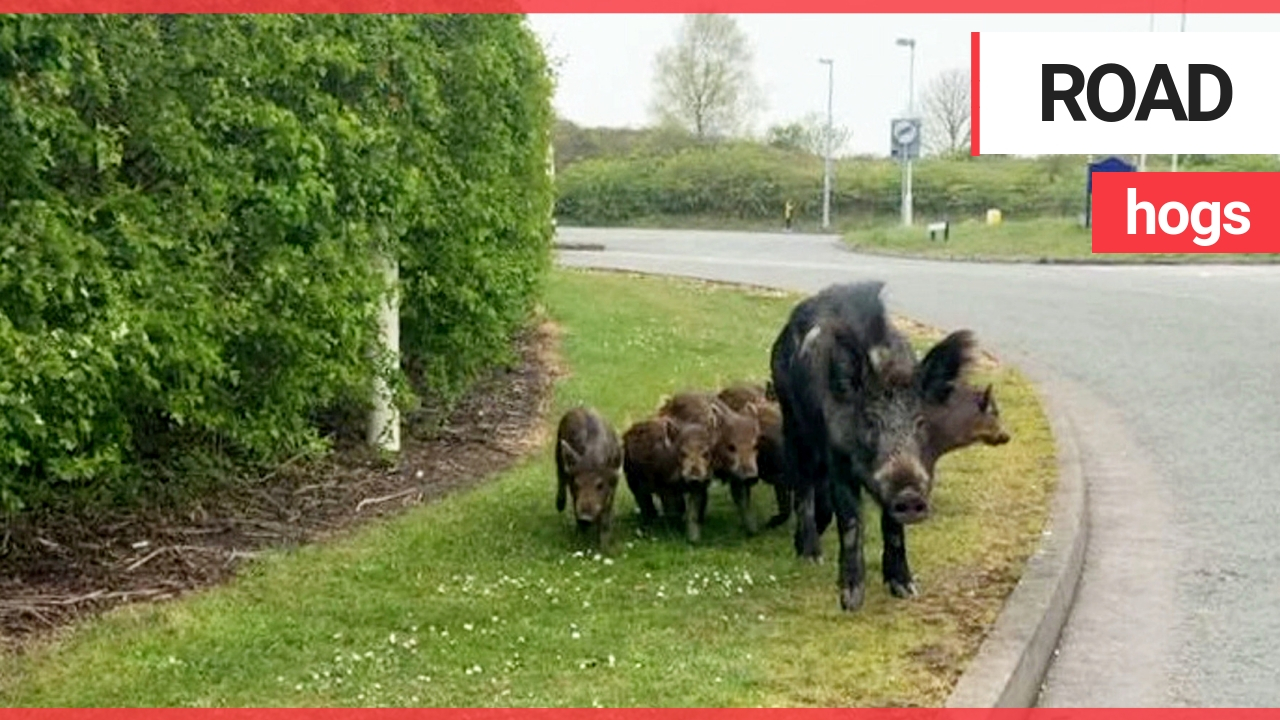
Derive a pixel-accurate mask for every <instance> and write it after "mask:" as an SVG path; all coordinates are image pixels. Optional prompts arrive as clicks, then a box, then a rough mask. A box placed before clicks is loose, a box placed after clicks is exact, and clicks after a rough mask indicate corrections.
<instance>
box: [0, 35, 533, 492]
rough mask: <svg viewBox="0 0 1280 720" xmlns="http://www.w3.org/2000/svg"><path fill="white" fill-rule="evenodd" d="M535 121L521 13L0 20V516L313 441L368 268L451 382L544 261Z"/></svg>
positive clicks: (348, 389)
mask: <svg viewBox="0 0 1280 720" xmlns="http://www.w3.org/2000/svg"><path fill="white" fill-rule="evenodd" d="M550 123H551V113H550V85H549V80H548V75H547V69H546V65H545V60H544V58H543V56H542V53H541V49H540V48H539V46H538V45H537V43H536V41H535V40H534V39H533V36H532V34H531V32H530V31H529V30H528V28H527V27H526V26H525V24H524V21H523V19H522V18H520V17H519V16H358V15H357V16H323V15H315V16H309V15H291V16H216V15H214V16H200V15H190V16H187V15H184V16H130V15H100V16H69V15H68V16H60V15H49V16H31V15H25V16H22V15H9V16H4V17H3V18H0V163H3V166H4V168H5V173H4V174H3V175H0V261H2V264H0V506H3V507H4V508H7V509H9V510H13V509H15V508H17V507H18V506H19V504H20V503H22V502H23V501H26V502H27V503H28V504H31V503H35V504H40V503H43V502H45V501H47V500H49V499H50V498H53V497H62V496H65V495H67V494H72V495H89V496H92V497H99V496H107V497H111V496H117V495H119V494H120V493H121V492H122V489H127V488H136V487H139V486H138V485H137V483H138V482H139V481H140V480H139V478H140V477H141V474H140V468H141V467H142V466H143V465H144V464H146V463H148V462H152V461H160V462H164V461H165V460H166V458H171V457H172V456H173V455H175V454H180V453H183V452H186V451H188V450H191V449H192V448H191V447H190V443H192V442H202V443H205V444H213V445H216V446H217V447H220V448H224V449H226V450H228V451H229V452H230V453H231V454H233V455H234V456H235V457H236V458H238V459H241V460H246V461H253V462H260V461H271V460H274V459H278V458H280V457H282V456H284V455H286V454H292V453H294V452H297V451H298V450H300V449H305V448H308V447H314V446H316V445H317V444H318V440H319V439H318V431H317V427H316V425H315V423H314V422H313V420H312V418H313V417H314V416H315V413H316V412H317V411H318V410H320V409H323V408H326V407H329V406H331V405H333V404H335V403H342V402H350V401H351V400H352V399H353V398H361V397H365V396H367V393H368V388H369V384H370V382H371V380H372V379H373V377H374V375H375V373H377V372H378V365H377V364H376V363H375V362H374V359H373V354H372V350H373V349H374V348H375V347H376V345H375V342H376V325H375V304H376V302H377V300H378V298H379V297H380V296H381V294H382V293H383V292H384V290H385V288H384V284H383V283H382V281H381V279H380V276H378V275H377V274H376V272H375V271H374V265H373V263H372V262H371V259H372V257H373V255H374V253H375V252H386V253H390V254H393V255H395V256H396V257H398V259H399V260H400V262H401V264H402V271H401V276H402V278H403V280H404V283H403V287H402V303H403V313H402V318H403V320H402V322H403V324H404V345H403V352H404V356H405V357H406V358H407V359H408V360H409V361H411V362H416V363H418V364H420V365H422V366H424V367H427V368H429V369H430V372H429V373H428V378H429V380H430V381H431V383H432V385H431V386H430V387H429V390H431V391H433V392H440V393H445V394H447V393H451V392H454V391H456V390H457V388H458V387H460V386H461V385H462V384H463V383H465V381H466V380H467V379H468V378H469V377H471V376H472V375H473V374H474V373H475V372H476V371H477V370H478V369H479V368H481V367H483V366H484V365H485V364H487V363H490V362H493V361H494V359H495V357H498V356H499V354H500V351H501V350H502V349H503V347H504V342H505V340H506V339H507V338H509V336H510V334H511V332H512V331H513V330H514V329H515V328H516V327H517V326H518V325H519V324H520V323H521V322H522V321H523V320H524V319H525V318H526V317H527V313H528V310H529V308H530V306H531V303H532V302H533V298H534V297H535V294H536V292H537V290H538V286H539V282H540V280H541V278H542V276H543V275H544V271H545V269H546V267H547V265H548V263H549V234H550V228H549V225H548V223H547V219H548V215H549V208H550V204H551V202H552V200H551V197H552V196H551V192H552V191H551V187H550V182H549V180H548V178H547V177H546V174H545V168H544V166H543V163H544V162H545V158H546V145H547V142H548V137H549V132H550ZM141 479H142V480H143V481H145V477H142V478H141ZM126 481H128V482H126Z"/></svg>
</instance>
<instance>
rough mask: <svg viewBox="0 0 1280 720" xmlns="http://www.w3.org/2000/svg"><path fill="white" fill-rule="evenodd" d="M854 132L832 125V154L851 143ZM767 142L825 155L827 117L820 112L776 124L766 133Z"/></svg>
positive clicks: (778, 146)
mask: <svg viewBox="0 0 1280 720" xmlns="http://www.w3.org/2000/svg"><path fill="white" fill-rule="evenodd" d="M851 136H852V133H851V132H849V128H846V127H844V126H841V125H832V126H831V155H832V156H833V157H834V156H837V155H839V154H840V152H841V151H842V150H844V147H845V145H847V144H848V143H849V138H850V137H851ZM765 142H766V143H767V144H769V145H772V146H773V147H776V148H782V149H784V150H795V151H797V152H806V153H810V154H812V155H817V156H819V157H823V156H824V155H826V152H827V119H826V118H825V117H823V116H822V115H820V114H818V113H810V114H808V115H805V116H804V117H803V118H801V119H799V120H796V121H794V122H790V123H787V124H785V125H774V126H773V127H771V128H769V130H768V131H767V132H766V133H765Z"/></svg>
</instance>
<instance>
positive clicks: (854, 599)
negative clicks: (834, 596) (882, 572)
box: [840, 585, 867, 612]
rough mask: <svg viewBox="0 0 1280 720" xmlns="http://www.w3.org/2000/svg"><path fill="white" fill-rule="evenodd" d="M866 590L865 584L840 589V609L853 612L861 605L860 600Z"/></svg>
mask: <svg viewBox="0 0 1280 720" xmlns="http://www.w3.org/2000/svg"><path fill="white" fill-rule="evenodd" d="M866 594H867V591H866V586H865V585H856V586H854V587H846V588H841V589H840V609H841V610H844V611H845V612H855V611H857V610H858V609H860V608H861V607H862V600H863V598H864V597H866Z"/></svg>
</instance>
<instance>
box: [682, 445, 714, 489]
mask: <svg viewBox="0 0 1280 720" xmlns="http://www.w3.org/2000/svg"><path fill="white" fill-rule="evenodd" d="M680 475H681V477H682V478H684V479H685V480H691V481H694V482H705V481H707V480H709V479H710V478H711V462H710V461H709V459H708V458H707V453H706V452H705V451H704V452H696V451H693V452H687V453H685V455H684V456H683V457H682V458H681V462H680Z"/></svg>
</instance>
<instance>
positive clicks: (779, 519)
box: [764, 515, 791, 530]
mask: <svg viewBox="0 0 1280 720" xmlns="http://www.w3.org/2000/svg"><path fill="white" fill-rule="evenodd" d="M789 519H791V517H790V516H789V515H774V516H773V517H771V518H769V521H768V522H766V523H765V524H764V526H765V527H766V528H768V529H769V530H772V529H774V528H776V527H781V526H782V524H783V523H785V522H786V521H787V520H789Z"/></svg>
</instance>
